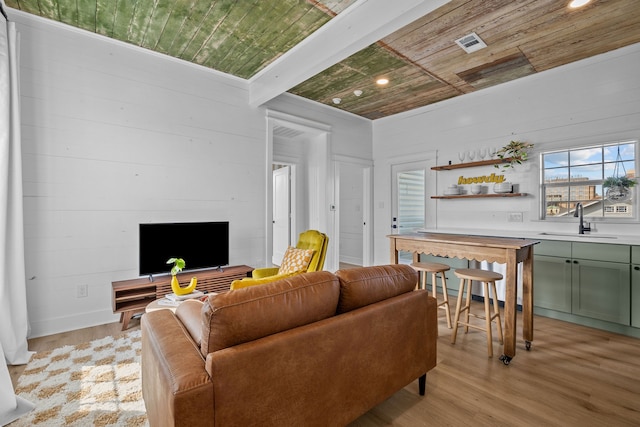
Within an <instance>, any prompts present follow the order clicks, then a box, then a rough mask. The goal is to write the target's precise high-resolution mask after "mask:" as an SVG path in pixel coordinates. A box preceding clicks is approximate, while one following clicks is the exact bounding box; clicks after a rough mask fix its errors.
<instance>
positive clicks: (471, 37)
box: [456, 33, 487, 53]
mask: <svg viewBox="0 0 640 427" xmlns="http://www.w3.org/2000/svg"><path fill="white" fill-rule="evenodd" d="M456 43H457V44H458V46H460V47H461V48H462V49H464V51H465V52H467V53H471V52H475V51H476V50H480V49H483V48H485V47H487V45H486V44H485V42H483V41H482V39H481V38H480V36H479V35H477V34H476V33H471V34H467V35H466V36H464V37H461V38H459V39H458V40H456Z"/></svg>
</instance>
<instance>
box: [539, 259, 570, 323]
mask: <svg viewBox="0 0 640 427" xmlns="http://www.w3.org/2000/svg"><path fill="white" fill-rule="evenodd" d="M533 291H534V292H533V305H534V306H536V307H541V308H548V309H550V310H557V311H564V312H565V313H571V260H570V259H568V258H559V257H552V256H546V255H536V256H535V257H534V259H533Z"/></svg>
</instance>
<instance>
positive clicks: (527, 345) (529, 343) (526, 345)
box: [524, 341, 531, 351]
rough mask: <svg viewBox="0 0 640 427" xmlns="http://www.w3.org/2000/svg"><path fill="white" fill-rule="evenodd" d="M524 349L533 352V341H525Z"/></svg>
mask: <svg viewBox="0 0 640 427" xmlns="http://www.w3.org/2000/svg"><path fill="white" fill-rule="evenodd" d="M524 348H526V349H527V351H529V350H531V341H525V342H524Z"/></svg>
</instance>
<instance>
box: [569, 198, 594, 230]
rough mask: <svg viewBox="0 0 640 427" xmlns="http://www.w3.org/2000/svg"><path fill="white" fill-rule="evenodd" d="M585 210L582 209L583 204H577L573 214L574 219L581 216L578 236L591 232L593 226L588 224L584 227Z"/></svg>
mask: <svg viewBox="0 0 640 427" xmlns="http://www.w3.org/2000/svg"><path fill="white" fill-rule="evenodd" d="M583 215H584V208H583V207H582V203H580V202H578V203H576V210H575V212H574V213H573V216H574V217H577V216H580V224H579V225H578V234H584V232H585V231H591V224H589V223H587V225H586V226H585V225H584V218H583Z"/></svg>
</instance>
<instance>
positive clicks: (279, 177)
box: [271, 166, 291, 265]
mask: <svg viewBox="0 0 640 427" xmlns="http://www.w3.org/2000/svg"><path fill="white" fill-rule="evenodd" d="M290 174H291V168H290V167H289V166H284V167H281V168H279V169H276V170H274V171H273V252H272V254H273V255H272V259H271V262H272V263H273V264H275V265H280V263H281V262H282V258H284V253H285V251H286V250H287V247H288V246H289V242H290V240H291V196H290V195H291V186H290Z"/></svg>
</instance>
